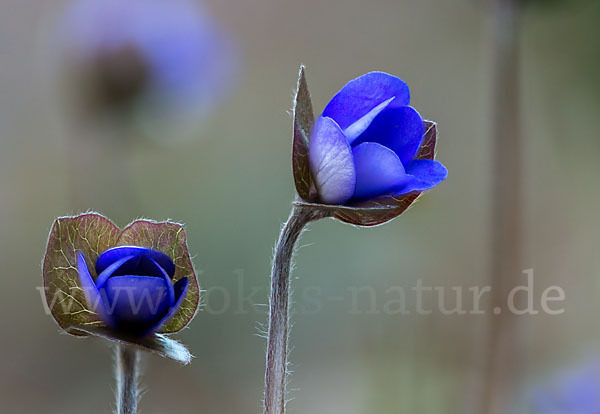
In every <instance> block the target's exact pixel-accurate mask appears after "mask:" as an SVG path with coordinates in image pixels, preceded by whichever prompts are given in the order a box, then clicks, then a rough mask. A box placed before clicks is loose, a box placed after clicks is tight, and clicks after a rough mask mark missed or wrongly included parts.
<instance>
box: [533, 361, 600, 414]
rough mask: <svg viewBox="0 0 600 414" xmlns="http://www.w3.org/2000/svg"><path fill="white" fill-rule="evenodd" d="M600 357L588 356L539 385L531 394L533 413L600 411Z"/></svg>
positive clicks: (586, 412)
mask: <svg viewBox="0 0 600 414" xmlns="http://www.w3.org/2000/svg"><path fill="white" fill-rule="evenodd" d="M599 372H600V361H598V360H597V359H592V360H587V361H586V362H585V363H584V364H582V365H581V366H579V367H576V368H572V369H570V370H567V371H565V372H562V373H560V374H558V375H556V376H555V377H554V378H552V379H551V380H550V381H549V382H547V383H545V384H543V385H540V386H538V387H537V388H536V389H534V390H533V392H532V394H531V404H532V409H533V411H532V412H533V413H539V414H563V413H569V414H592V413H600V374H599Z"/></svg>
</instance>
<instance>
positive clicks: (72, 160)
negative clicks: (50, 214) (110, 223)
mask: <svg viewBox="0 0 600 414" xmlns="http://www.w3.org/2000/svg"><path fill="white" fill-rule="evenodd" d="M108 124H109V125H100V124H94V123H88V122H86V121H85V120H82V119H80V120H75V121H74V122H73V124H72V127H71V132H70V139H69V142H68V157H69V159H68V160H67V164H68V168H69V169H68V171H67V173H68V182H67V185H68V186H69V188H68V194H69V208H70V209H72V211H71V213H81V212H84V211H90V210H92V211H98V212H100V213H102V214H104V215H105V216H109V217H113V218H114V219H115V220H116V221H117V222H118V223H121V224H126V223H128V222H129V221H131V220H133V219H134V218H135V217H134V216H132V214H135V215H139V214H140V213H141V211H140V207H141V206H140V203H139V200H138V198H137V195H136V191H135V184H134V178H133V162H132V161H133V152H134V147H135V141H136V139H135V136H134V133H133V131H132V130H131V128H128V127H127V124H126V122H118V121H116V122H108ZM157 168H160V167H159V166H157Z"/></svg>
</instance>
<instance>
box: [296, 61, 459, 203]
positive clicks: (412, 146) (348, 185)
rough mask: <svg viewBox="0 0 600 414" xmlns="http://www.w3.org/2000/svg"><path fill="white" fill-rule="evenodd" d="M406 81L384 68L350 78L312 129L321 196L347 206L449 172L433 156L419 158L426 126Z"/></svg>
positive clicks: (423, 184)
mask: <svg viewBox="0 0 600 414" xmlns="http://www.w3.org/2000/svg"><path fill="white" fill-rule="evenodd" d="M409 103H410V93H409V89H408V86H407V85H406V83H405V82H404V81H402V80H401V79H399V78H397V77H395V76H392V75H389V74H387V73H383V72H370V73H367V74H366V75H363V76H361V77H359V78H356V79H354V80H352V81H350V82H348V83H347V84H346V85H345V86H344V87H343V88H342V89H341V90H340V91H339V92H338V93H337V94H336V95H335V96H334V97H333V99H331V101H330V102H329V103H328V104H327V106H326V107H325V110H324V111H323V114H322V115H321V116H320V117H319V118H318V119H317V121H316V122H315V125H314V127H313V129H312V132H311V134H310V140H309V150H308V159H309V166H310V172H311V174H312V177H313V179H314V183H315V186H316V190H317V193H318V200H319V201H320V202H322V203H324V204H334V205H344V204H350V203H354V202H360V201H365V200H370V199H373V198H375V197H379V196H384V195H389V196H394V197H396V196H400V195H403V194H409V193H413V192H421V191H424V190H428V189H430V188H432V187H435V186H436V185H438V184H439V183H440V182H442V181H443V180H444V179H446V176H447V174H448V173H447V170H446V168H445V167H444V166H443V165H442V164H441V163H440V162H438V161H435V160H433V159H416V158H417V154H418V153H419V151H420V149H421V148H422V146H423V145H424V144H425V143H424V136H425V126H424V122H423V119H422V118H421V116H420V115H419V113H418V112H417V111H416V110H415V109H414V108H412V107H411V106H409Z"/></svg>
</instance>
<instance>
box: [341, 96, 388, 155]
mask: <svg viewBox="0 0 600 414" xmlns="http://www.w3.org/2000/svg"><path fill="white" fill-rule="evenodd" d="M393 100H394V98H393V97H392V98H390V99H388V100H387V101H383V102H382V103H380V104H379V105H377V106H376V107H375V108H373V109H371V111H369V112H368V113H367V114H366V115H364V116H363V117H362V118H360V119H359V120H358V121H356V122H354V123H353V124H352V125H350V126H349V127H348V128H346V129H344V135H346V139H347V140H348V143H349V144H350V145H352V144H353V143H354V141H355V140H356V138H358V137H359V136H360V135H361V134H362V133H363V132H365V130H366V129H367V128H369V126H370V125H371V123H372V122H373V120H374V119H375V118H377V116H378V115H379V114H380V113H381V112H382V111H384V110H385V109H386V108H387V107H388V106H390V103H391V102H392V101H393Z"/></svg>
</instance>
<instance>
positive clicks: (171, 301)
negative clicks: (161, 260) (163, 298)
mask: <svg viewBox="0 0 600 414" xmlns="http://www.w3.org/2000/svg"><path fill="white" fill-rule="evenodd" d="M150 260H151V261H152V263H153V264H154V265H155V266H156V268H157V269H158V271H159V272H160V274H161V275H162V277H163V279H164V280H165V282H166V283H167V289H168V294H169V305H170V306H173V305H174V304H175V290H174V288H173V283H172V282H171V278H170V277H169V275H168V274H167V271H166V270H165V269H163V268H162V267H161V266H160V265H159V264H158V262H157V261H156V260H154V259H150ZM153 275H154V273H153Z"/></svg>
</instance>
